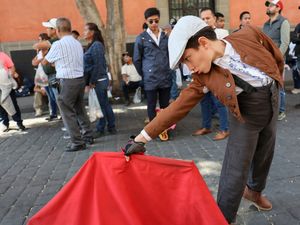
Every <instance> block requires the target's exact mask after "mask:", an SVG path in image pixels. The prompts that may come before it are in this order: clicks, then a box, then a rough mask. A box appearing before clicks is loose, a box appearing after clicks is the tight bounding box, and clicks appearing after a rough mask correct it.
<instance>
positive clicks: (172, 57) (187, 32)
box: [168, 16, 208, 69]
mask: <svg viewBox="0 0 300 225" xmlns="http://www.w3.org/2000/svg"><path fill="white" fill-rule="evenodd" d="M207 26H208V25H207V24H206V23H205V22H204V21H203V20H202V19H200V18H199V17H197V16H184V17H182V18H180V19H179V20H178V22H177V23H176V25H175V26H174V28H173V30H172V32H171V34H170V37H169V42H168V49H169V62H170V68H171V69H174V68H175V67H176V66H177V64H178V62H179V60H180V58H181V57H182V55H183V52H184V50H185V47H186V44H187V42H188V40H189V39H190V38H191V37H192V36H193V35H194V34H196V33H197V32H198V31H199V30H201V29H202V28H204V27H207Z"/></svg>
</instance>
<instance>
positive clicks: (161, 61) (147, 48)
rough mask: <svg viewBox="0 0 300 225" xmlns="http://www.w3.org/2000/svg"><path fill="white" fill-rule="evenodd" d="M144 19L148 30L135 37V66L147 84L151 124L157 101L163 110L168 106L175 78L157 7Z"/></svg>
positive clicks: (146, 91) (148, 12) (148, 110)
mask: <svg viewBox="0 0 300 225" xmlns="http://www.w3.org/2000/svg"><path fill="white" fill-rule="evenodd" d="M144 16H145V23H146V24H147V25H148V28H147V29H146V31H144V32H142V33H141V34H140V35H139V36H138V37H137V38H136V41H135V44H134V55H133V63H134V65H135V67H136V70H137V71H138V73H139V74H140V75H141V76H142V78H143V81H144V90H145V93H146V96H147V113H148V117H149V120H150V121H151V120H153V119H154V117H155V116H156V111H155V108H156V102H157V98H158V100H159V106H160V108H161V109H163V108H166V107H167V106H168V105H169V99H170V89H171V85H172V76H171V69H170V67H169V56H168V36H167V35H166V34H165V33H164V32H163V31H162V29H161V28H160V27H159V20H160V12H159V10H158V9H157V8H148V9H146V11H145V13H144ZM163 133H164V134H163V136H166V135H167V134H166V132H163ZM164 140H165V139H164Z"/></svg>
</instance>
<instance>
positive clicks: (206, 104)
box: [199, 92, 228, 131]
mask: <svg viewBox="0 0 300 225" xmlns="http://www.w3.org/2000/svg"><path fill="white" fill-rule="evenodd" d="M199 105H201V113H202V127H203V128H207V129H211V120H212V115H213V112H214V108H215V107H216V108H217V111H218V113H219V119H220V130H221V131H227V130H228V115H227V114H228V113H227V108H226V107H225V106H224V105H223V104H222V103H221V102H219V100H218V99H217V98H216V97H215V96H214V95H213V94H212V93H211V92H208V93H206V94H205V95H204V98H203V99H202V101H201V102H200V104H199Z"/></svg>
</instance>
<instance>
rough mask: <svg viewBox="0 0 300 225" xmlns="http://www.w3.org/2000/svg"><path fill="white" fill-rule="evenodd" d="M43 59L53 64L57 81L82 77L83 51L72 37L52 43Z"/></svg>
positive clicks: (67, 36)
mask: <svg viewBox="0 0 300 225" xmlns="http://www.w3.org/2000/svg"><path fill="white" fill-rule="evenodd" d="M45 59H46V60H47V61H48V62H49V63H54V64H55V69H56V78H58V79H74V78H78V77H83V49H82V46H81V44H80V42H79V41H77V40H76V39H75V38H74V37H73V36H72V35H66V36H64V37H62V38H61V39H60V40H59V41H56V42H54V43H53V44H52V46H51V48H50V51H49V52H48V54H47V55H46V57H45Z"/></svg>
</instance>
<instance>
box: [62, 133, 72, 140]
mask: <svg viewBox="0 0 300 225" xmlns="http://www.w3.org/2000/svg"><path fill="white" fill-rule="evenodd" d="M63 138H64V139H65V140H68V139H70V138H71V136H70V135H69V134H64V136H63Z"/></svg>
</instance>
